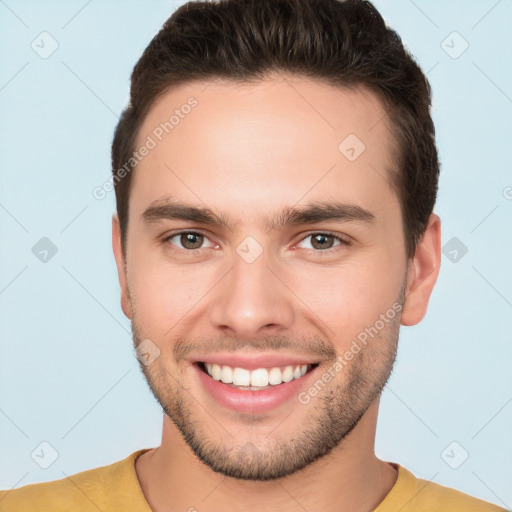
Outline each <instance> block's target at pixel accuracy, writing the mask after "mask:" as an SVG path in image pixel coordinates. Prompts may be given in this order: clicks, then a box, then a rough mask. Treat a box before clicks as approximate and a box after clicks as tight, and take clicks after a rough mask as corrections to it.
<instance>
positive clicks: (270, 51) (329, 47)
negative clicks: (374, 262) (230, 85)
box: [112, 0, 439, 258]
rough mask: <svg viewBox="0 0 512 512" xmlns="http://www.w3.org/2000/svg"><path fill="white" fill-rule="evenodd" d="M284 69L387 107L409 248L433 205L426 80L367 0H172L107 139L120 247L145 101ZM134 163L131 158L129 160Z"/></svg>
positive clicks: (435, 166)
mask: <svg viewBox="0 0 512 512" xmlns="http://www.w3.org/2000/svg"><path fill="white" fill-rule="evenodd" d="M273 71H278V72H279V71H285V72H291V73H295V74H297V75H301V76H306V77H310V78H313V79H318V80H322V81H325V82H327V83H329V84H333V85H337V86H345V87H347V86H349V87H354V86H365V87H367V88H368V89H370V90H371V91H372V92H374V93H375V94H377V96H378V97H379V98H380V99H381V101H382V103H383V105H384V107H385V108H386V111H387V120H386V121H387V122H388V124H389V126H390V127H391V133H392V135H393V136H394V142H395V145H396V151H395V152H394V153H395V154H394V158H395V162H394V163H395V165H396V172H393V173H391V176H390V184H391V185H392V186H393V188H394V189H395V190H396V192H397V195H398V198H399V200H400V204H401V213H402V219H403V226H404V239H405V246H406V247H405V248H406V254H407V257H408V258H411V257H413V255H414V253H415V251H416V246H417V243H418V241H419V240H420V239H421V236H422V234H423V233H424V231H425V228H426V226H427V223H428V219H429V217H430V214H431V213H432V210H433V208H434V205H435V201H436V195H437V186H438V178H439V162H438V156H437V149H436V144H435V137H434V136H435V130H434V123H433V121H432V118H431V116H430V106H431V88H430V84H429V83H428V80H427V78H426V76H425V75H424V74H423V72H422V71H421V69H420V67H419V66H418V65H417V63H416V62H415V60H414V58H413V57H412V56H411V55H410V54H409V53H408V52H407V51H406V50H405V49H404V47H403V45H402V41H401V39H400V37H399V36H398V35H397V34H396V32H395V31H393V30H392V29H390V28H389V27H387V26H386V24H385V22H384V20H383V18H382V16H381V15H380V14H379V12H378V11H377V10H376V9H375V7H374V6H373V5H372V4H371V3H370V2H368V1H364V0H345V1H341V0H218V1H209V2H188V3H186V4H184V5H182V6H181V7H179V8H178V9H177V10H176V11H175V12H174V13H173V14H172V16H171V17H170V18H169V19H168V20H167V21H166V22H165V23H164V25H163V27H162V29H161V30H160V31H159V32H158V34H157V35H156V36H155V37H154V38H153V39H152V41H151V42H150V43H149V45H148V47H147V48H146V49H145V51H144V53H143V54H142V56H141V58H140V59H139V61H138V62H137V64H136V65H135V67H134V69H133V73H132V75H131V88H130V102H129V104H128V106H127V108H126V109H125V110H124V111H123V113H122V115H121V118H120V120H119V123H118V125H117V127H116V130H115V134H114V139H113V143H112V172H113V174H114V178H117V179H115V180H114V185H115V192H116V203H117V213H118V216H119V221H120V226H121V233H122V242H123V248H124V249H125V247H126V232H127V225H128V199H129V194H130V183H131V174H132V173H131V172H127V173H126V172H124V173H123V176H124V177H123V179H119V175H118V174H117V171H118V170H119V169H121V168H122V167H123V166H124V168H125V169H126V165H127V162H129V161H130V157H131V156H132V155H133V152H134V149H135V140H136V137H137V133H138V131H139V129H140V127H141V125H142V123H143V121H144V118H145V116H146V115H147V113H148V112H149V110H150V108H151V106H152V105H153V103H154V102H155V100H156V99H157V97H159V96H161V95H162V94H163V93H164V92H166V91H167V90H168V89H169V88H170V87H172V86H176V85H178V84H182V83H184V82H187V81H192V80H212V79H214V78H227V79H231V80H234V81H237V82H241V83H244V82H254V81H257V80H261V79H264V78H266V77H267V76H268V75H269V74H270V73H272V72H273ZM132 167H133V166H130V169H131V168H132Z"/></svg>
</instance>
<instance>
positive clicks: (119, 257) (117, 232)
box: [112, 213, 132, 320]
mask: <svg viewBox="0 0 512 512" xmlns="http://www.w3.org/2000/svg"><path fill="white" fill-rule="evenodd" d="M112 249H113V250H114V258H115V260H116V266H117V275H118V277H119V285H120V286H121V308H122V310H123V313H124V314H125V315H126V316H127V317H128V318H129V319H130V320H131V319H132V307H131V304H130V292H129V291H128V279H127V272H126V260H125V257H124V254H123V246H122V242H121V225H120V224H119V217H118V216H117V213H115V214H114V215H112Z"/></svg>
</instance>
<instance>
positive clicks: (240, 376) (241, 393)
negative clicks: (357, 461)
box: [192, 360, 320, 415]
mask: <svg viewBox="0 0 512 512" xmlns="http://www.w3.org/2000/svg"><path fill="white" fill-rule="evenodd" d="M220 363H222V361H219V360H218V361H217V362H216V363H213V362H207V361H196V362H194V363H193V364H192V367H193V368H194V370H195V374H196V377H197V380H198V385H199V388H200V389H201V390H202V392H204V393H206V394H207V395H208V396H209V399H212V400H213V401H214V402H215V406H214V407H215V408H214V409H213V410H214V411H219V409H218V406H219V405H220V406H222V408H224V409H229V410H231V411H235V412H237V413H244V414H251V415H254V414H263V413H268V412H271V411H272V410H274V409H277V408H279V407H280V406H281V407H285V406H286V407H290V406H291V404H292V403H293V402H294V401H295V400H293V399H294V398H295V399H296V400H297V402H298V403H299V404H302V402H300V400H299V394H300V393H301V392H302V391H304V390H305V389H307V388H308V386H310V383H311V382H313V380H314V379H315V376H316V374H317V373H318V372H319V370H318V368H319V365H320V364H319V363H306V362H305V361H301V364H295V363H297V361H294V364H287V365H284V366H271V367H270V366H260V363H258V364H253V365H251V364H248V363H247V364H246V366H253V367H252V368H244V367H242V366H231V365H227V364H220ZM295 407H297V406H295ZM301 407H303V405H301ZM298 410H299V409H298Z"/></svg>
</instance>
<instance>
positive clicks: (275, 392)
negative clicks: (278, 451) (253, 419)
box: [193, 363, 318, 414]
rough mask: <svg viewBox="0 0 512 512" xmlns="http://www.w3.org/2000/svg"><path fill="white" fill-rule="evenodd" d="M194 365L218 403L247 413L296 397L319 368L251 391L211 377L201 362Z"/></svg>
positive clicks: (263, 409) (271, 406)
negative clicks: (292, 378)
mask: <svg viewBox="0 0 512 512" xmlns="http://www.w3.org/2000/svg"><path fill="white" fill-rule="evenodd" d="M193 366H194V368H195V370H196V371H197V372H198V374H199V380H200V381H201V383H202V384H203V386H204V387H205V388H206V390H207V391H208V392H209V393H210V395H212V396H213V398H214V399H215V400H216V401H217V402H218V403H220V404H221V405H223V406H224V407H227V408H228V409H232V410H233V411H237V412H243V413H247V414H258V413H263V412H267V411H270V410H272V409H274V408H275V407H278V406H279V405H281V404H283V403H285V402H286V401H288V400H290V398H292V397H296V396H297V395H298V394H299V393H300V391H301V390H302V389H303V388H304V387H305V386H306V384H307V383H308V382H309V380H310V378H311V375H312V374H314V373H315V372H316V370H317V369H318V366H316V367H315V368H313V369H312V370H310V371H309V372H308V373H306V374H305V375H303V376H302V377H300V378H299V379H294V380H291V381H290V382H283V383H282V384H278V385H277V386H272V387H270V388H268V389H262V390H260V391H250V390H245V389H237V388H232V387H231V386H228V385H227V384H224V383H223V382H221V381H218V380H215V379H213V378H212V377H210V376H209V375H208V374H207V373H205V372H204V371H203V370H202V369H201V368H200V367H199V364H197V363H195V364H194V365H193Z"/></svg>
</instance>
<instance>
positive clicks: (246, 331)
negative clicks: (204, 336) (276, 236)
mask: <svg viewBox="0 0 512 512" xmlns="http://www.w3.org/2000/svg"><path fill="white" fill-rule="evenodd" d="M250 244H251V241H248V242H247V244H245V243H244V242H242V243H241V244H240V246H239V247H238V248H237V252H236V254H234V255H233V262H232V267H231V270H230V271H229V272H228V274H227V275H226V276H225V277H224V279H222V280H221V282H220V283H219V286H218V287H216V288H217V290H216V293H215V295H214V298H213V305H212V309H211V321H212V322H213V324H214V327H216V328H220V329H223V330H231V331H232V332H234V333H235V334H236V335H237V336H245V337H251V336H254V335H257V334H258V332H259V331H260V330H261V329H263V328H265V329H267V330H268V329H273V330H280V329H284V328H289V327H290V325H291V323H292V322H293V304H292V301H291V296H290V295H291V294H290V293H289V291H288V290H287V288H286V286H285V285H284V284H283V283H282V282H281V280H280V279H279V278H278V277H277V275H278V274H279V272H278V270H277V269H276V268H274V267H275V266H276V265H275V264H273V263H272V261H271V258H270V257H269V256H268V255H267V253H266V252H265V251H263V252H260V253H259V254H257V252H259V251H257V252H255V248H254V246H252V247H251V245H250ZM276 274H277V275H276ZM260 334H261V332H260Z"/></svg>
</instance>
